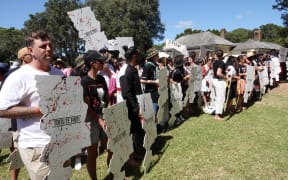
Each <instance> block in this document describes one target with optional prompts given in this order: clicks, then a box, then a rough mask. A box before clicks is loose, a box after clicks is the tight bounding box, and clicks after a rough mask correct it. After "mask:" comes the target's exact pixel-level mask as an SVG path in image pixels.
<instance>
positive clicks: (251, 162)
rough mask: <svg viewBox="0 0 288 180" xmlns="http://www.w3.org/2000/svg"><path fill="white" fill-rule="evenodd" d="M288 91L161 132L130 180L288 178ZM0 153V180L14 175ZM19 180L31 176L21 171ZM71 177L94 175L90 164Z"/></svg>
mask: <svg viewBox="0 0 288 180" xmlns="http://www.w3.org/2000/svg"><path fill="white" fill-rule="evenodd" d="M287 107H288V92H286V94H282V95H279V94H277V92H274V90H273V91H271V92H269V93H268V94H266V95H265V96H264V97H263V99H262V101H261V102H258V103H255V104H253V105H252V106H250V107H249V108H248V109H247V110H244V111H243V112H241V113H238V114H235V115H234V116H232V117H230V118H228V117H226V119H228V120H227V121H225V122H219V121H215V120H214V117H213V116H210V115H205V114H202V115H200V116H199V117H191V118H190V119H188V120H187V121H185V122H184V123H183V124H181V125H180V126H179V127H177V128H175V129H173V130H170V131H169V132H167V133H164V134H161V136H159V137H158V139H157V141H156V143H155V144H154V155H153V159H152V168H151V170H150V172H149V173H147V174H144V173H143V169H142V168H141V169H140V171H137V170H135V169H130V170H129V173H128V176H129V178H130V179H147V180H148V179H149V180H150V179H163V180H164V179H165V180H167V179H172V180H173V179H213V180H214V179H221V180H222V179H224V180H225V179H237V180H238V179H261V180H263V179H264V180H266V179H267V180H271V179H288V169H287V167H288V161H287V159H288V141H287V137H288V130H287V128H288V113H287ZM8 152H9V151H8V150H4V152H2V153H1V158H0V160H1V166H0V179H9V176H8V172H7V164H6V163H5V162H4V160H3V159H4V158H5V157H6V156H7V154H8ZM105 158H106V155H105V154H104V155H101V156H100V157H99V159H98V169H97V171H98V172H97V175H98V178H99V179H103V177H104V176H105V175H106V173H107V167H106V165H105ZM20 176H21V178H20V179H27V173H26V172H25V171H22V172H21V174H20ZM71 179H72V180H76V179H77V180H82V179H83V180H84V179H89V178H88V175H87V171H86V168H85V167H83V168H82V169H81V171H73V176H72V178H71Z"/></svg>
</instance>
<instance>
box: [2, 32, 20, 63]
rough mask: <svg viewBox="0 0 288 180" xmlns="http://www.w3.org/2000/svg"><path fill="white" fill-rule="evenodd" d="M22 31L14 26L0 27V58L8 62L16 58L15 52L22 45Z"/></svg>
mask: <svg viewBox="0 0 288 180" xmlns="http://www.w3.org/2000/svg"><path fill="white" fill-rule="evenodd" d="M23 37H24V33H23V31H22V30H17V29H15V28H9V29H5V28H0V39H1V41H0V60H1V61H3V62H9V61H10V60H16V59H17V52H18V50H19V49H20V48H22V47H24V45H25V43H24V38H23Z"/></svg>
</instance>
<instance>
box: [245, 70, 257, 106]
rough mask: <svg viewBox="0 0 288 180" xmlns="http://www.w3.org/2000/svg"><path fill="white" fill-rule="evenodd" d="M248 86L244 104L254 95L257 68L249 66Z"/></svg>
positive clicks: (246, 86)
mask: <svg viewBox="0 0 288 180" xmlns="http://www.w3.org/2000/svg"><path fill="white" fill-rule="evenodd" d="M246 70H247V76H246V85H245V92H244V103H247V102H248V98H249V96H250V95H251V94H252V91H253V86H254V84H253V83H254V80H255V66H250V65H247V67H246Z"/></svg>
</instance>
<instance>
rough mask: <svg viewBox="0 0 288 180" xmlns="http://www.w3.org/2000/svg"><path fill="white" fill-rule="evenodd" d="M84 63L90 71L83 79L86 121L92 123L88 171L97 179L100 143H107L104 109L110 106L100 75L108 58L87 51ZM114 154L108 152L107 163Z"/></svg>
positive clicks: (103, 81)
mask: <svg viewBox="0 0 288 180" xmlns="http://www.w3.org/2000/svg"><path fill="white" fill-rule="evenodd" d="M83 59H84V63H85V66H86V67H87V69H89V71H88V73H87V75H84V76H83V77H82V78H81V85H82V87H83V96H84V101H85V103H86V104H87V105H88V110H87V117H86V121H87V122H90V123H91V124H90V125H91V127H90V131H91V133H90V138H91V146H89V147H87V152H88V156H87V170H88V173H89V176H90V178H91V179H97V175H96V159H97V156H98V142H99V141H105V142H107V136H106V134H105V132H104V129H105V122H104V120H103V119H102V109H103V108H104V107H106V106H107V105H108V102H109V97H108V88H107V85H106V81H105V79H104V78H103V77H102V76H100V75H98V72H99V71H101V70H102V69H103V65H104V62H105V60H106V58H105V57H104V56H101V55H100V53H98V52H97V51H95V50H89V51H87V52H86V53H85V54H84V56H83ZM111 155H112V154H111V153H110V152H109V151H108V156H107V162H109V160H110V158H111V157H112V156H111Z"/></svg>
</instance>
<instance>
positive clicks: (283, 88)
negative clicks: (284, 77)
mask: <svg viewBox="0 0 288 180" xmlns="http://www.w3.org/2000/svg"><path fill="white" fill-rule="evenodd" d="M269 93H271V94H275V95H288V82H281V83H279V86H278V87H276V88H274V89H272V90H271V91H270V92H269Z"/></svg>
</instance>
